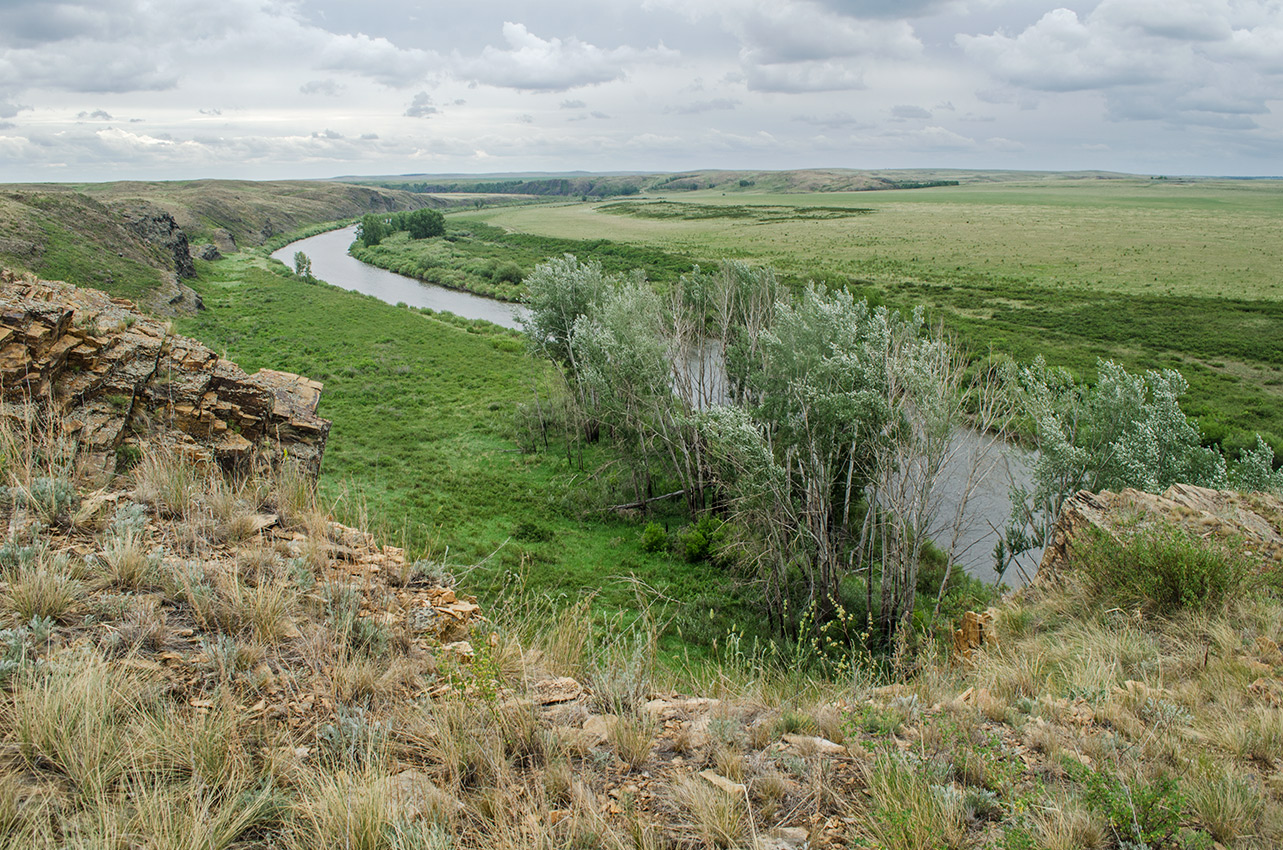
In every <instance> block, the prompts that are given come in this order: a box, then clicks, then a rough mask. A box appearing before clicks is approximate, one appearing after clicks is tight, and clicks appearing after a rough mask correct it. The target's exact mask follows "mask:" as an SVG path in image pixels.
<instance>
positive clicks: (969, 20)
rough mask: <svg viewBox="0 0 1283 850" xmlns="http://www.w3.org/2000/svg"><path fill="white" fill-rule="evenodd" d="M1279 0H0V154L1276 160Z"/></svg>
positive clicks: (704, 162)
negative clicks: (546, 0) (361, 0)
mask: <svg viewBox="0 0 1283 850" xmlns="http://www.w3.org/2000/svg"><path fill="white" fill-rule="evenodd" d="M1281 119H1283V2H1280V0H1099V2H1092V0H1059V2H1057V0H899V2H897V0H548V2H538V3H531V2H519V0H454V2H450V3H443V2H408V0H377V2H374V3H362V2H354V0H217V2H210V1H209V0H84V1H83V2H76V1H75V0H73V1H72V2H56V1H55V0H0V180H4V181H66V180H114V179H127V178H143V179H148V178H195V177H250V178H270V177H282V178H283V177H323V176H334V175H340V174H396V173H419V172H428V173H446V172H456V173H460V172H461V173H481V172H506V171H565V170H575V169H579V170H589V171H607V170H636V171H672V170H685V169H693V168H772V169H774V168H802V167H848V168H893V167H962V168H977V167H981V168H1016V169H1088V168H1091V169H1110V170H1119V171H1131V172H1139V173H1164V174H1238V175H1260V174H1270V175H1278V174H1281V173H1283V120H1281Z"/></svg>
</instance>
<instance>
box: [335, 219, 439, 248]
mask: <svg viewBox="0 0 1283 850" xmlns="http://www.w3.org/2000/svg"><path fill="white" fill-rule="evenodd" d="M400 231H405V232H407V233H409V234H410V238H411V239H431V238H432V237H434V236H444V235H445V216H443V215H442V214H441V213H439V212H437V211H436V210H430V209H421V210H410V211H406V212H397V213H392V214H391V215H387V214H380V213H366V214H365V215H363V216H361V223H360V224H358V225H357V226H356V238H357V239H358V240H359V241H360V242H361V244H362V245H364V246H365V247H367V248H371V247H373V246H375V245H378V244H379V243H380V242H382V241H383V240H384V239H386V238H387V237H389V236H391V235H392V234H393V233H397V232H400Z"/></svg>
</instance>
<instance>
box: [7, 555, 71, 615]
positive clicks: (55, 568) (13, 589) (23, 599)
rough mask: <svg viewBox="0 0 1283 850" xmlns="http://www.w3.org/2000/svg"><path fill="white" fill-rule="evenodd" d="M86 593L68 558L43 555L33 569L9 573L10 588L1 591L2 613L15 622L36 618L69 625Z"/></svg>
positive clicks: (8, 582) (38, 558)
mask: <svg viewBox="0 0 1283 850" xmlns="http://www.w3.org/2000/svg"><path fill="white" fill-rule="evenodd" d="M84 590H85V586H84V583H83V582H81V581H79V580H78V579H76V578H75V576H74V575H73V572H72V569H71V564H70V562H69V560H68V559H67V558H65V557H62V556H56V557H55V556H50V555H47V554H46V555H40V556H39V557H37V559H36V562H35V564H34V565H33V566H32V567H31V568H28V569H21V568H19V569H16V570H11V571H10V572H9V575H8V581H7V587H6V588H5V589H4V590H3V591H2V592H0V610H3V611H4V612H5V613H6V614H7V618H8V619H9V620H10V621H11V622H14V623H26V622H29V621H31V620H32V619H35V618H42V619H43V618H48V619H51V620H56V621H59V622H65V621H67V620H69V619H70V618H71V617H72V616H73V615H75V614H76V613H77V612H78V611H79V610H80V608H81V606H82V604H83V601H84Z"/></svg>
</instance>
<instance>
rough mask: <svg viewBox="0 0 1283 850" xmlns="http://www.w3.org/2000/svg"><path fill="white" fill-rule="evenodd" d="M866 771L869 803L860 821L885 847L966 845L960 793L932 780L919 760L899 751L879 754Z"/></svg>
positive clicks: (908, 849)
mask: <svg viewBox="0 0 1283 850" xmlns="http://www.w3.org/2000/svg"><path fill="white" fill-rule="evenodd" d="M864 773H865V786H866V788H867V789H868V793H869V797H870V807H869V810H868V811H867V812H865V813H864V814H863V816H862V817H861V827H862V829H863V831H864V832H865V833H866V835H867V836H868V837H870V838H872V839H874V840H875V841H877V842H879V843H880V844H881V845H882V846H883V847H885V848H886V850H937V848H939V847H940V846H941V845H944V846H946V847H950V848H959V847H963V846H965V843H966V838H967V829H966V822H965V819H964V814H965V812H964V807H963V795H962V794H961V793H960V792H958V791H957V790H955V789H954V788H953V787H952V786H949V785H940V784H933V783H932V782H931V779H930V777H929V775H928V774H926V773H925V772H924V771H923V770H922V768H921V766H918V765H912V764H910V763H908V761H907V760H906V757H904V756H901V755H898V754H888V753H884V754H882V755H879V756H878V757H877V759H876V760H875V761H874V762H873V764H872V765H870V766H868V767H866V768H865V772H864ZM905 813H909V816H907V817H906V816H905Z"/></svg>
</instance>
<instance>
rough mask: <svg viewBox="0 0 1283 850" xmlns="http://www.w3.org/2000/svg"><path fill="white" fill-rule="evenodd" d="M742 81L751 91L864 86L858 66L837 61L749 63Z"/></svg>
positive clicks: (815, 90) (819, 89) (800, 90)
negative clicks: (773, 63)
mask: <svg viewBox="0 0 1283 850" xmlns="http://www.w3.org/2000/svg"><path fill="white" fill-rule="evenodd" d="M744 82H745V85H747V86H748V88H749V90H750V91H760V92H778V93H787V94H800V93H803V92H833V91H851V90H853V89H861V88H864V73H863V71H862V70H861V69H860V68H859V67H858V66H853V65H851V64H848V63H846V62H842V61H840V60H828V61H824V62H789V63H784V64H778V65H770V64H768V65H749V66H748V67H747V68H745V69H744Z"/></svg>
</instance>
